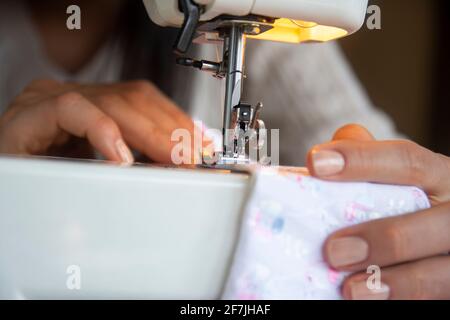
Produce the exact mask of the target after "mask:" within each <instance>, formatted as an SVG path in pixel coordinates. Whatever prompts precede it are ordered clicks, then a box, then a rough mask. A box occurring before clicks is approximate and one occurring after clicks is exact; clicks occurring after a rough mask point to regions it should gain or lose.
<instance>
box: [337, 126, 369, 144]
mask: <svg viewBox="0 0 450 320" xmlns="http://www.w3.org/2000/svg"><path fill="white" fill-rule="evenodd" d="M339 140H355V141H373V140H375V138H374V137H373V135H372V134H371V133H370V132H369V130H367V129H366V128H364V127H362V126H360V125H358V124H348V125H346V126H343V127H342V128H339V129H338V130H337V131H336V132H335V134H334V136H333V141H339Z"/></svg>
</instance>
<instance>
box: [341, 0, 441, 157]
mask: <svg viewBox="0 0 450 320" xmlns="http://www.w3.org/2000/svg"><path fill="white" fill-rule="evenodd" d="M369 2H370V3H371V4H377V5H379V6H380V8H381V12H382V16H381V17H382V29H381V30H368V29H367V28H366V27H365V28H363V29H362V30H361V31H360V32H358V33H356V34H355V35H353V36H351V37H348V38H345V39H343V40H341V45H342V47H343V48H344V51H345V53H346V55H347V56H348V58H349V60H350V63H351V64H352V65H353V67H354V69H355V71H356V73H357V75H358V76H359V78H360V80H361V81H362V83H363V84H364V85H365V87H366V89H367V91H368V93H369V95H370V97H371V98H372V100H373V102H374V103H375V104H376V105H377V106H378V107H380V108H381V109H383V110H384V111H385V112H387V113H388V114H389V115H390V116H391V117H392V118H393V119H394V120H395V122H396V124H397V127H398V128H399V130H400V131H401V132H403V133H404V134H406V135H407V136H408V137H410V138H411V139H412V140H414V141H416V142H418V143H420V144H422V145H424V146H426V147H428V148H431V149H433V150H434V151H437V152H441V153H444V154H447V155H448V154H450V107H449V106H450V83H449V82H450V80H449V78H448V77H449V71H450V62H449V59H448V57H450V48H449V45H450V44H449V41H448V40H449V36H450V20H449V14H450V1H448V0H432V1H429V0H370V1H369Z"/></svg>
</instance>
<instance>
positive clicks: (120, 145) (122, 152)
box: [116, 139, 134, 165]
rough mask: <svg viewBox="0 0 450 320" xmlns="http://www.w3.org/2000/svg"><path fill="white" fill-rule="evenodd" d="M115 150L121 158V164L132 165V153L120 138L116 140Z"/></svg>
mask: <svg viewBox="0 0 450 320" xmlns="http://www.w3.org/2000/svg"><path fill="white" fill-rule="evenodd" d="M116 150H117V153H118V154H119V156H120V158H121V159H122V163H121V164H122V165H132V164H133V162H134V157H133V154H132V153H131V151H130V149H129V148H128V147H127V145H126V144H125V142H124V141H123V140H122V139H119V140H117V141H116Z"/></svg>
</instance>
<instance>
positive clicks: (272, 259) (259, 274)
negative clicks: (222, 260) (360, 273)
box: [223, 168, 430, 300]
mask: <svg viewBox="0 0 450 320" xmlns="http://www.w3.org/2000/svg"><path fill="white" fill-rule="evenodd" d="M255 175H256V182H255V186H254V190H253V193H252V195H251V196H250V199H249V202H248V203H247V206H246V209H245V211H244V216H243V221H242V227H241V233H240V238H239V242H238V245H237V248H236V252H235V256H234V259H233V264H232V266H231V270H230V275H229V278H228V281H227V283H226V285H225V290H224V293H223V298H224V299H245V300H251V299H339V298H340V292H339V287H340V284H341V283H342V280H343V278H344V277H345V274H344V273H338V272H336V271H334V270H332V269H330V268H329V267H328V266H327V265H326V264H325V262H324V261H323V257H322V246H323V243H324V240H325V239H326V238H327V236H328V235H330V234H331V233H332V232H334V231H336V230H339V229H342V228H345V227H348V226H351V225H354V224H359V223H362V222H366V221H369V220H374V219H379V218H385V217H390V216H396V215H400V214H405V213H410V212H415V211H418V210H422V209H426V208H429V206H430V204H429V201H428V198H427V196H426V195H425V194H424V192H422V191H421V190H420V189H418V188H416V187H405V186H390V185H381V184H371V183H338V182H325V181H321V180H318V179H315V178H312V177H309V176H307V175H305V174H303V173H299V172H295V170H294V171H291V172H290V171H289V170H288V171H285V170H281V171H280V170H276V169H273V168H264V169H262V168H261V169H258V170H256V173H255Z"/></svg>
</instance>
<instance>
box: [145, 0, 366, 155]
mask: <svg viewBox="0 0 450 320" xmlns="http://www.w3.org/2000/svg"><path fill="white" fill-rule="evenodd" d="M143 1H144V4H145V7H146V9H147V11H148V13H149V16H150V18H151V19H152V20H153V21H154V22H155V23H157V24H158V25H160V26H165V27H168V26H171V27H179V28H180V27H181V31H180V33H179V36H178V39H177V41H176V44H175V47H174V51H175V53H177V54H178V55H184V54H186V52H187V51H188V49H189V46H190V44H191V43H192V42H196V43H216V44H217V43H221V44H222V45H223V59H222V61H221V62H212V61H205V60H202V61H196V60H193V59H189V58H180V59H178V63H180V64H182V65H185V66H190V67H195V68H197V69H200V70H203V71H207V72H210V73H212V74H213V75H214V76H215V77H218V78H225V83H226V84H225V88H226V93H225V101H224V109H223V151H222V154H221V155H220V157H219V159H220V160H219V162H221V163H248V162H251V160H257V159H253V157H251V156H249V151H252V150H251V146H250V145H249V142H251V141H252V138H253V137H255V136H256V137H257V138H258V139H259V141H258V144H257V146H256V148H258V147H259V146H260V145H261V143H263V142H264V140H263V139H262V138H263V136H264V134H259V132H258V131H260V130H261V128H263V127H264V123H263V122H262V121H261V120H259V119H258V115H259V109H260V107H257V106H251V105H250V106H249V105H247V104H245V103H244V102H243V101H241V96H242V90H243V82H244V79H245V73H244V60H245V43H246V39H247V38H252V39H259V40H270V41H281V42H287V43H308V42H326V41H330V40H335V39H339V38H342V37H345V36H347V35H350V34H352V33H354V32H356V31H357V30H358V29H359V28H360V27H361V26H362V24H363V22H364V18H365V15H366V9H367V3H368V0H340V1H336V0H314V1H311V0H276V1H275V0H143ZM255 131H256V132H255ZM215 158H217V157H215Z"/></svg>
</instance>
